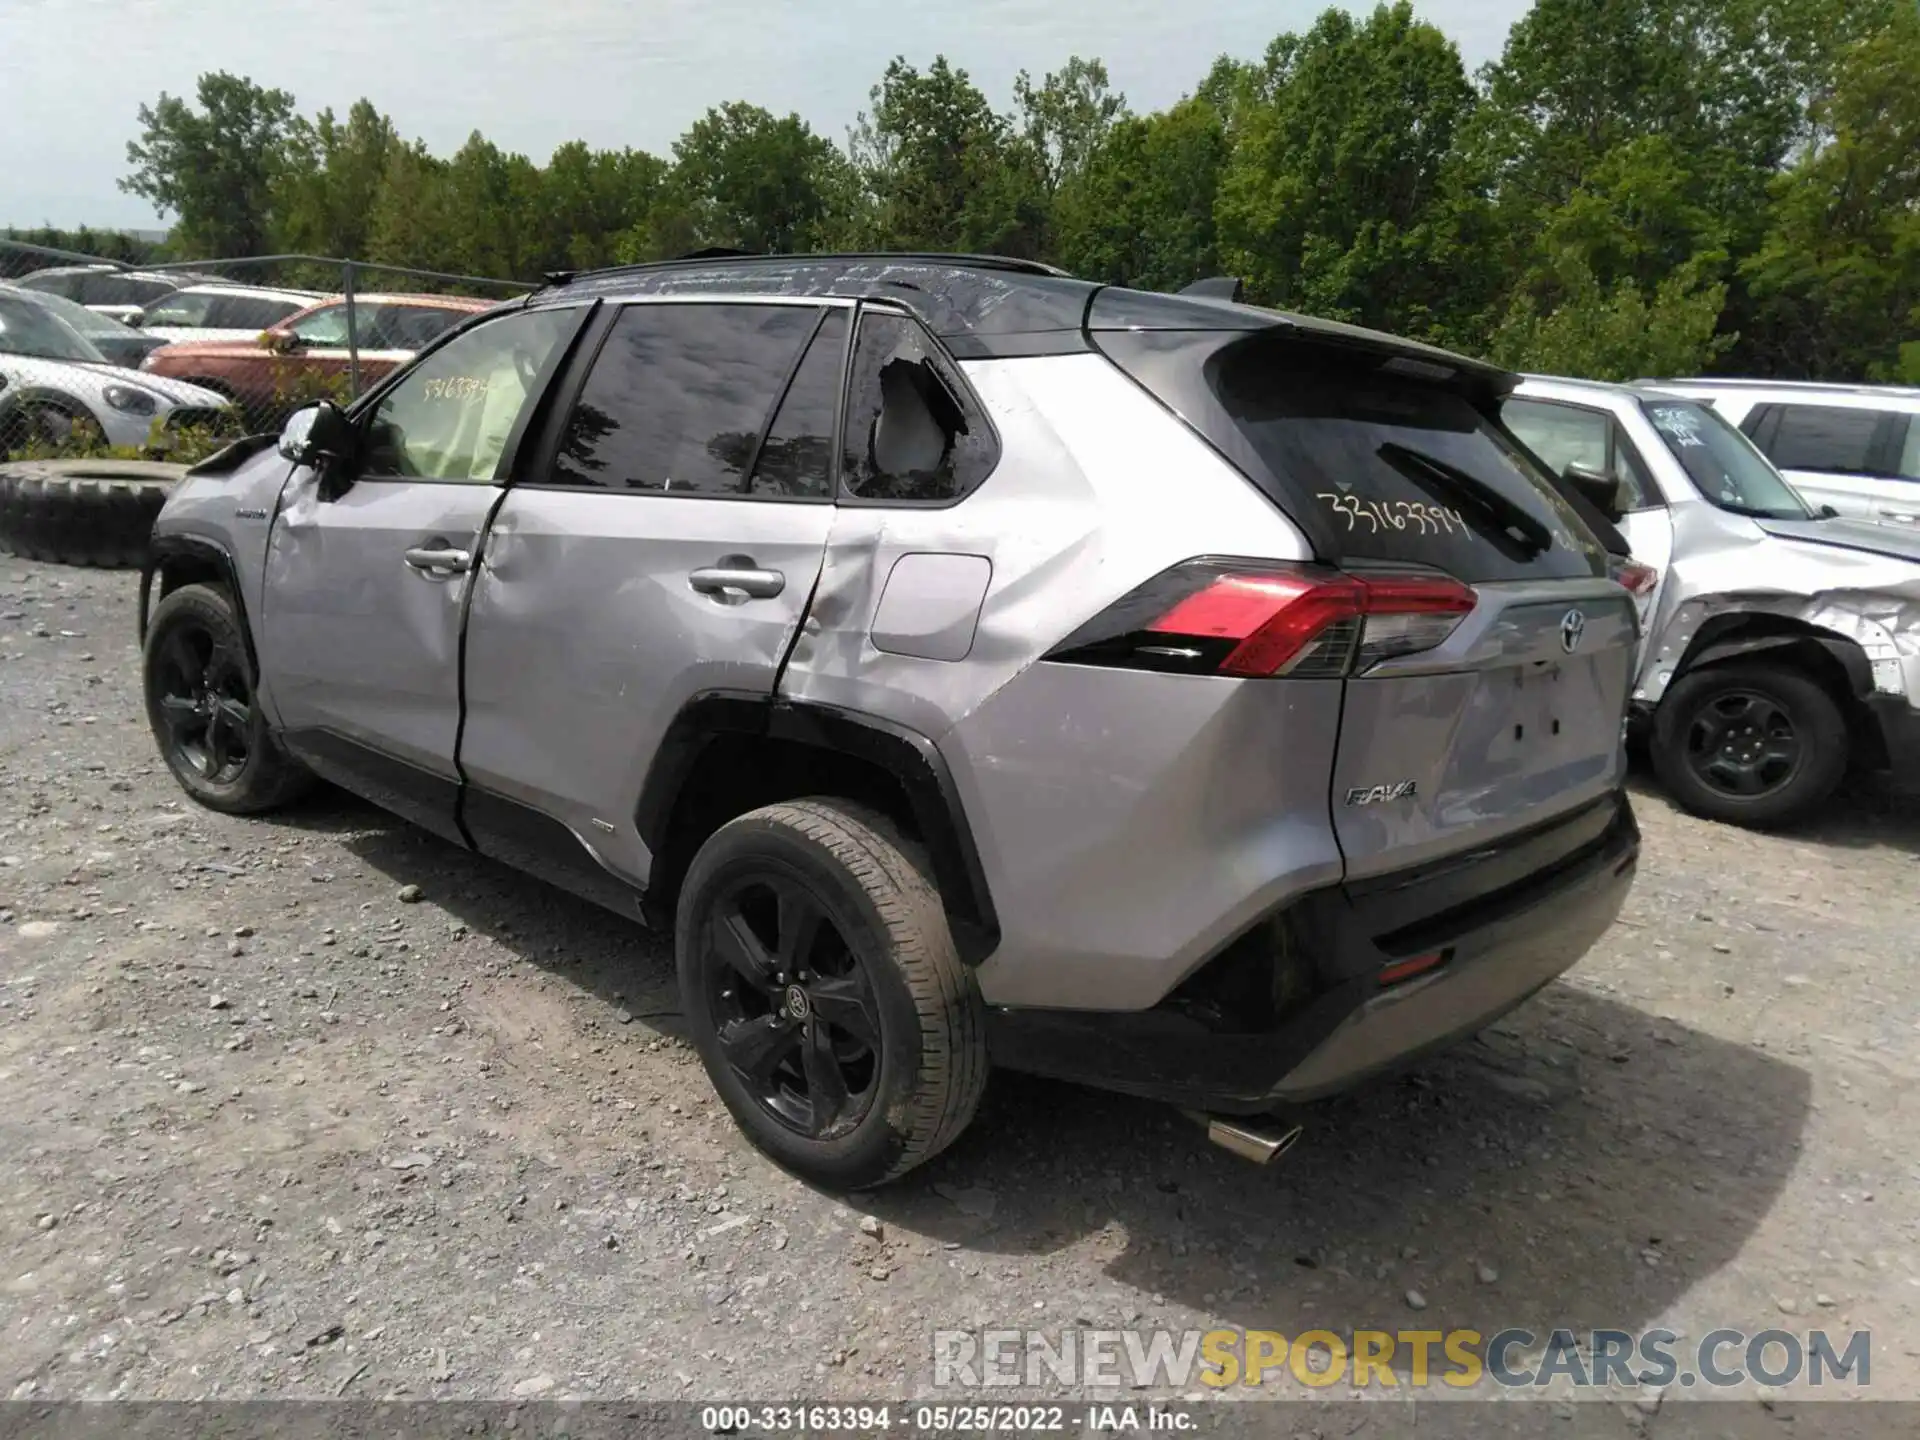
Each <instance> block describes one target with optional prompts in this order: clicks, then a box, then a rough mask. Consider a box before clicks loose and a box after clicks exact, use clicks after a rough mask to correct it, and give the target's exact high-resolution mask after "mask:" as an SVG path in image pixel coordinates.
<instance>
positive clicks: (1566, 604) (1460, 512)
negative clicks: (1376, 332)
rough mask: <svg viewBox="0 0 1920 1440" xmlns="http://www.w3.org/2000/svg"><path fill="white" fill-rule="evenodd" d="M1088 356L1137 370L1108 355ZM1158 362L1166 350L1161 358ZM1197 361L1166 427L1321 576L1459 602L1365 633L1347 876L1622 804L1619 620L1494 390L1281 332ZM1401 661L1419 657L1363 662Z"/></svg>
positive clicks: (1381, 350)
mask: <svg viewBox="0 0 1920 1440" xmlns="http://www.w3.org/2000/svg"><path fill="white" fill-rule="evenodd" d="M1101 342H1102V345H1103V348H1106V347H1109V345H1110V344H1111V348H1110V353H1115V354H1116V355H1117V356H1124V355H1127V354H1129V353H1130V342H1128V341H1126V340H1125V339H1123V338H1122V337H1110V336H1102V337H1101ZM1151 344H1152V346H1153V347H1154V348H1157V349H1158V350H1159V352H1160V353H1161V354H1162V355H1163V356H1164V355H1166V354H1168V353H1170V352H1169V350H1168V346H1167V343H1166V341H1165V340H1164V339H1161V340H1158V341H1154V342H1151ZM1147 350H1148V347H1147V346H1146V345H1143V346H1142V347H1141V351H1142V353H1147ZM1196 361H1197V362H1198V363H1197V375H1198V378H1200V380H1201V381H1202V384H1203V385H1204V387H1205V390H1206V392H1207V394H1206V395H1205V396H1204V397H1203V396H1202V395H1200V394H1199V393H1198V392H1197V391H1196V392H1191V393H1188V394H1186V395H1183V396H1180V397H1177V402H1178V403H1177V408H1179V409H1180V411H1181V413H1183V414H1185V415H1188V416H1189V417H1190V418H1197V419H1198V421H1199V423H1200V424H1201V426H1202V428H1203V431H1205V432H1206V433H1208V434H1209V437H1210V438H1215V437H1216V436H1217V437H1218V438H1216V443H1217V444H1220V445H1221V448H1222V449H1223V450H1225V451H1226V452H1227V453H1229V454H1232V455H1234V456H1235V458H1236V459H1237V460H1238V461H1239V463H1240V464H1241V465H1242V467H1243V469H1245V470H1246V471H1247V473H1248V476H1249V478H1250V479H1252V480H1253V481H1254V483H1255V484H1256V485H1257V486H1259V487H1260V488H1261V489H1262V490H1263V491H1264V492H1265V493H1267V495H1268V496H1269V498H1271V499H1273V500H1274V502H1275V503H1276V504H1278V505H1279V506H1280V507H1281V508H1282V509H1283V510H1285V511H1287V512H1288V513H1289V514H1291V515H1294V516H1295V517H1296V523H1301V524H1302V525H1303V528H1305V529H1307V530H1308V532H1309V533H1310V534H1315V536H1316V540H1315V543H1316V547H1317V549H1318V550H1319V552H1320V556H1321V558H1322V559H1323V560H1326V561H1329V562H1331V563H1334V564H1337V565H1338V566H1339V567H1340V568H1342V569H1344V570H1346V571H1348V572H1349V573H1351V574H1354V575H1357V576H1360V577H1362V578H1368V579H1381V580H1391V579H1393V578H1396V577H1410V578H1417V579H1422V580H1431V579H1434V578H1436V577H1451V578H1452V579H1453V580H1455V581H1459V582H1462V584H1464V585H1465V586H1466V587H1468V593H1469V596H1470V603H1471V607H1472V608H1471V610H1470V611H1469V612H1468V613H1466V614H1464V615H1458V614H1454V615H1445V614H1436V615H1432V616H1421V615H1411V616H1408V615H1399V614H1392V615H1388V616H1385V617H1384V618H1369V619H1368V620H1367V622H1366V629H1365V632H1364V635H1363V638H1362V639H1361V642H1360V644H1359V646H1358V648H1357V650H1356V651H1355V658H1354V662H1353V671H1352V673H1351V676H1350V678H1349V679H1348V680H1347V682H1346V687H1345V695H1344V701H1343V709H1342V714H1341V722H1340V738H1339V743H1338V746H1337V748H1336V756H1335V762H1334V773H1333V776H1332V785H1331V790H1330V794H1329V804H1330V806H1331V809H1332V814H1333V823H1334V831H1335V834H1336V835H1337V836H1338V838H1339V842H1340V848H1341V851H1342V853H1343V855H1344V858H1345V861H1346V868H1347V877H1348V879H1349V880H1358V879H1364V878H1366V877H1369V876H1374V875H1379V874H1383V873H1385V872H1389V871H1393V870H1398V869H1403V868H1405V867H1407V866H1411V865H1417V864H1420V863H1421V862H1423V861H1426V860H1430V859H1434V858H1436V857H1440V856H1444V855H1446V854H1448V853H1450V852H1454V851H1458V850H1461V849H1464V848H1467V847H1470V846H1475V845H1480V844H1485V843H1487V842H1489V841H1492V840H1495V839H1497V838H1499V837H1501V836H1504V835H1507V834H1511V833H1513V832H1516V831H1519V830H1523V829H1526V828H1528V827H1531V826H1535V825H1539V824H1541V823H1543V822H1545V821H1548V820H1551V819H1553V818H1554V817H1555V816H1556V815H1561V814H1564V813H1567V812H1569V811H1572V810H1575V809H1577V808H1580V807H1582V806H1585V805H1587V804H1588V803H1590V802H1592V801H1594V800H1596V799H1598V798H1599V797H1601V796H1603V795H1605V794H1607V793H1608V792H1609V791H1612V790H1615V789H1617V787H1619V785H1620V784H1621V782H1622V780H1623V778H1624V774H1625V756H1624V751H1623V746H1622V738H1621V730H1622V722H1623V720H1624V717H1625V711H1626V701H1627V693H1628V683H1629V679H1630V676H1631V671H1632V667H1633V652H1634V644H1635V640H1636V638H1637V629H1636V624H1635V619H1634V610H1633V602H1632V600H1631V598H1630V597H1629V596H1628V594H1627V592H1626V591H1625V590H1623V589H1621V588H1620V587H1619V586H1618V585H1616V584H1614V583H1613V582H1612V581H1611V580H1610V579H1608V578H1607V568H1606V556H1605V551H1604V550H1603V548H1602V547H1601V545H1600V543H1599V541H1598V540H1597V538H1596V537H1595V536H1594V535H1593V534H1592V533H1591V532H1590V531H1589V530H1587V528H1586V527H1585V526H1584V525H1583V524H1582V523H1581V521H1580V520H1579V518H1578V516H1577V515H1576V514H1575V513H1574V512H1573V510H1572V509H1571V508H1570V507H1569V506H1568V505H1567V503H1566V501H1565V500H1563V499H1562V498H1561V497H1560V495H1559V494H1558V492H1557V491H1556V490H1555V489H1554V487H1553V485H1552V483H1551V482H1550V481H1549V480H1548V478H1547V477H1546V476H1545V475H1543V474H1542V473H1541V472H1540V470H1539V469H1538V467H1537V465H1536V463H1535V462H1534V461H1533V460H1532V459H1531V458H1530V457H1528V456H1527V454H1526V453H1525V451H1524V450H1523V449H1521V448H1520V447H1519V446H1518V445H1516V444H1515V443H1514V441H1513V440H1512V438H1511V437H1510V436H1509V435H1508V434H1507V432H1506V431H1505V430H1504V429H1503V428H1502V427H1501V424H1500V422H1499V420H1498V413H1499V412H1498V402H1499V398H1500V397H1499V396H1498V395H1497V394H1496V391H1495V386H1494V382H1493V380H1492V379H1491V377H1489V376H1487V375H1485V374H1484V372H1479V371H1475V370H1472V369H1469V368H1467V366H1466V365H1465V363H1464V362H1462V364H1461V365H1460V366H1458V367H1456V366H1453V365H1449V364H1447V363H1444V357H1430V355H1429V354H1426V353H1423V354H1421V355H1417V356H1416V355H1407V354H1401V353H1398V352H1396V351H1394V350H1392V349H1390V348H1387V346H1386V344H1385V343H1384V342H1379V341H1375V340H1371V339H1358V338H1356V339H1354V340H1351V341H1347V342H1345V343H1330V342H1327V341H1321V340H1317V339H1313V338H1311V337H1302V336H1300V335H1299V334H1298V333H1297V332H1289V331H1287V330H1278V329H1273V330H1264V331H1261V332H1258V333H1256V334H1253V335H1249V336H1245V337H1241V338H1237V339H1226V340H1225V343H1219V342H1215V343H1213V344H1212V345H1211V348H1206V349H1204V350H1203V353H1200V354H1197V355H1194V356H1192V357H1191V358H1190V359H1189V360H1188V361H1187V364H1186V365H1185V366H1182V367H1181V369H1183V370H1184V371H1185V372H1186V373H1187V374H1188V375H1190V376H1191V375H1193V374H1194V373H1195V371H1194V368H1193V367H1194V364H1195V362H1196ZM1122 363H1123V366H1124V365H1125V361H1124V360H1123V362H1122ZM1142 369H1143V373H1148V374H1151V373H1152V372H1151V369H1150V368H1148V367H1147V366H1145V365H1143V367H1142ZM1223 427H1230V430H1231V433H1230V434H1229V433H1226V429H1225V428H1223ZM1436 636H1444V637H1445V638H1444V639H1441V640H1440V641H1439V643H1437V644H1435V643H1431V642H1432V640H1433V639H1434V637H1436ZM1407 644H1417V645H1420V646H1422V647H1424V648H1420V649H1417V650H1415V651H1414V652H1413V653H1407V654H1400V655H1396V656H1393V657H1392V658H1383V659H1380V660H1377V661H1370V660H1369V658H1368V657H1369V655H1371V654H1379V653H1382V652H1386V651H1391V650H1393V649H1395V648H1400V647H1404V646H1405V645H1407Z"/></svg>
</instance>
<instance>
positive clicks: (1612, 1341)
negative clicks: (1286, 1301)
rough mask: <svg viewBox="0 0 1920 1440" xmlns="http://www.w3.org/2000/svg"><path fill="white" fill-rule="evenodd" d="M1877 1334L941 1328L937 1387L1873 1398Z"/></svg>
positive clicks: (936, 1347) (936, 1335) (935, 1352)
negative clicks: (1290, 1386) (1828, 1390)
mask: <svg viewBox="0 0 1920 1440" xmlns="http://www.w3.org/2000/svg"><path fill="white" fill-rule="evenodd" d="M1872 1361H1873V1338H1872V1335H1871V1333H1870V1332H1869V1331H1865V1330H1854V1331H1851V1332H1848V1333H1846V1334H1844V1335H1829V1334H1828V1333H1827V1332H1826V1331H1824V1330H1811V1331H1807V1332H1806V1333H1804V1334H1800V1333H1796V1332H1794V1331H1791V1330H1760V1331H1753V1332H1749V1331H1745V1330H1733V1329H1723V1330H1714V1331H1711V1332H1709V1333H1708V1334H1706V1335H1704V1336H1702V1337H1701V1338H1700V1339H1699V1340H1697V1341H1694V1342H1691V1343H1688V1342H1685V1341H1683V1340H1682V1339H1681V1337H1680V1336H1678V1335H1676V1334H1675V1333H1674V1332H1673V1331H1671V1330H1659V1329H1656V1330H1643V1331H1637V1332H1636V1331H1629V1330H1593V1331H1589V1332H1586V1333H1584V1334H1581V1333H1576V1332H1575V1331H1573V1330H1564V1329H1563V1330H1554V1331H1551V1332H1549V1333H1547V1334H1544V1335H1541V1334H1536V1333H1535V1332H1534V1331H1531V1330H1524V1329H1519V1328H1514V1329H1507V1330H1499V1331H1496V1332H1494V1333H1493V1334H1492V1335H1483V1334H1482V1333H1481V1332H1480V1331H1478V1330H1356V1331H1354V1332H1353V1333H1352V1336H1351V1340H1350V1341H1349V1340H1348V1339H1346V1338H1343V1337H1341V1336H1339V1335H1336V1334H1335V1333H1334V1332H1333V1331H1331V1330H1305V1331H1302V1332H1301V1333H1299V1334H1298V1335H1294V1336H1291V1337H1289V1336H1286V1335H1283V1334H1281V1333H1279V1332H1278V1331H1274V1330H1205V1331H1202V1330H1185V1331H1178V1330H1152V1331H1141V1330H1094V1329H1070V1330H995V1329H985V1330H938V1331H935V1332H934V1336H933V1383H934V1386H935V1388H936V1389H945V1388H958V1389H975V1388H980V1387H992V1386H1020V1385H1024V1386H1027V1387H1029V1388H1038V1387H1041V1386H1046V1385H1069V1386H1086V1387H1092V1388H1101V1387H1114V1388H1128V1387H1136V1386H1154V1385H1159V1386H1167V1387H1170V1388H1174V1389H1185V1388H1187V1387H1188V1386H1190V1385H1193V1384H1199V1385H1205V1386H1211V1387H1213V1388H1216V1389H1221V1388H1225V1387H1228V1386H1244V1385H1262V1384H1282V1383H1285V1381H1286V1380H1287V1379H1288V1378H1291V1379H1293V1380H1295V1381H1297V1382H1299V1383H1300V1384H1302V1385H1306V1386H1310V1387H1314V1388H1319V1387H1322V1386H1332V1385H1340V1384H1345V1385H1350V1386H1355V1387H1359V1388H1366V1387H1369V1386H1373V1387H1380V1388H1390V1387H1398V1386H1408V1387H1411V1388H1414V1389H1421V1388H1425V1387H1428V1386H1432V1385H1436V1384H1438V1385H1445V1386H1449V1387H1451V1388H1454V1389H1467V1388H1469V1387H1471V1386H1474V1385H1478V1384H1480V1383H1481V1382H1482V1380H1491V1381H1492V1382H1493V1383H1494V1384H1496V1385H1500V1386H1502V1387H1505V1388H1509V1389H1519V1388H1527V1387H1535V1386H1547V1385H1554V1384H1566V1385H1571V1386H1573V1387H1575V1388H1581V1389H1584V1388H1587V1387H1596V1386H1608V1385H1625V1386H1641V1385H1652V1386H1665V1385H1674V1384H1678V1385H1680V1386H1682V1387H1692V1386H1706V1387H1708V1388H1710V1389H1725V1388H1729V1387H1733V1386H1738V1385H1743V1384H1755V1385H1760V1386H1763V1387H1767V1388H1776V1387H1780V1386H1786V1385H1793V1384H1797V1383H1801V1382H1803V1381H1804V1382H1805V1383H1806V1384H1809V1385H1827V1384H1840V1385H1847V1386H1851V1387H1853V1388H1855V1389H1861V1390H1864V1389H1865V1388H1867V1386H1868V1385H1869V1384H1870V1383H1871V1380H1872Z"/></svg>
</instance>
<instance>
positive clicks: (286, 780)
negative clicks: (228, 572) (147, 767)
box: [140, 585, 315, 815]
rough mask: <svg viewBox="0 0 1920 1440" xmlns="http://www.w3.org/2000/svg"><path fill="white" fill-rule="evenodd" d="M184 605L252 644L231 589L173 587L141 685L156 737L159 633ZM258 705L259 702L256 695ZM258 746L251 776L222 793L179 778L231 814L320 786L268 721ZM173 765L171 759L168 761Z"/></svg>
mask: <svg viewBox="0 0 1920 1440" xmlns="http://www.w3.org/2000/svg"><path fill="white" fill-rule="evenodd" d="M183 610H199V611H201V612H202V615H203V617H204V618H206V619H208V620H210V621H214V622H215V623H220V624H224V625H226V626H227V627H228V628H229V629H230V630H231V631H232V635H233V643H234V644H235V645H236V646H238V647H240V649H241V651H242V653H244V651H245V648H246V640H245V636H244V635H243V634H242V633H241V621H240V616H239V612H238V611H237V610H236V609H235V608H234V604H233V600H232V598H231V597H230V596H229V595H228V594H227V592H226V590H225V589H223V588H222V587H220V586H217V585H182V586H181V587H180V588H179V589H178V590H175V591H172V592H171V593H170V594H168V595H167V596H166V597H165V598H164V599H163V600H161V601H160V603H159V604H158V605H156V606H155V607H154V610H153V617H152V619H151V620H150V621H148V624H147V639H146V644H145V647H144V649H145V653H144V654H143V656H142V657H141V667H140V668H141V688H142V691H143V693H144V694H145V695H146V697H147V718H148V723H149V726H150V727H151V728H152V730H153V732H154V739H155V741H156V742H161V741H162V738H163V737H162V736H161V733H160V722H159V717H158V715H157V713H156V712H155V710H154V703H153V699H152V689H151V685H152V682H151V680H150V679H149V678H148V670H149V667H150V666H151V664H152V656H153V654H154V650H155V647H156V644H157V639H156V637H158V636H159V635H160V634H161V633H162V632H163V630H164V628H165V626H166V625H167V623H168V622H169V621H170V620H171V619H172V617H173V616H175V615H177V614H179V613H180V612H181V611H183ZM249 683H250V685H251V686H252V687H254V689H255V693H256V695H257V693H258V686H259V683H260V677H259V676H258V675H253V676H250V677H249ZM254 704H255V705H256V707H257V706H258V704H259V702H258V700H257V699H256V700H255V701H254ZM252 738H253V740H254V743H255V746H256V748H255V750H254V752H253V755H252V758H251V759H250V760H249V762H248V767H247V770H246V772H245V780H244V783H243V784H242V786H241V787H240V788H239V789H237V790H233V791H230V792H226V793H216V792H214V791H212V790H209V789H207V788H206V787H204V786H195V785H193V784H191V783H189V782H188V780H187V779H186V778H185V777H183V776H181V775H180V774H179V773H178V772H177V771H175V772H174V778H175V780H176V781H178V782H179V784H180V788H181V789H183V790H185V791H186V793H187V795H188V796H189V797H190V798H191V799H192V800H193V801H194V802H195V803H197V804H200V805H204V806H205V807H206V808H207V809H209V810H217V811H219V812H220V813H222V814H225V815H264V814H266V813H268V812H269V811H273V810H280V809H283V808H285V807H286V806H288V805H290V804H292V803H293V802H294V801H296V800H298V799H299V798H300V797H301V796H303V795H305V794H306V793H307V792H308V791H309V790H311V789H312V788H313V786H314V783H315V779H314V775H313V772H312V771H310V770H308V769H307V767H306V766H304V765H302V764H301V763H300V762H299V761H298V760H296V759H295V758H294V757H293V756H291V755H289V754H288V753H287V752H286V751H284V750H282V749H281V748H280V744H279V742H278V741H277V740H275V739H274V737H273V734H272V732H271V731H270V730H268V729H267V728H266V726H265V724H264V722H263V723H262V724H261V725H260V726H259V727H258V729H257V730H256V732H255V734H254V736H253V737H252ZM168 768H169V769H170V770H171V769H172V767H171V765H169V767H168Z"/></svg>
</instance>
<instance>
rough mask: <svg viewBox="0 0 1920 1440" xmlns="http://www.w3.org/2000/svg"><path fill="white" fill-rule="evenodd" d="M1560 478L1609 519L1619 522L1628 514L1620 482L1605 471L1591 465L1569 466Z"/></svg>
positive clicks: (1561, 473)
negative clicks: (1623, 502)
mask: <svg viewBox="0 0 1920 1440" xmlns="http://www.w3.org/2000/svg"><path fill="white" fill-rule="evenodd" d="M1560 478H1561V479H1563V480H1564V481H1566V482H1567V484H1568V486H1570V487H1571V488H1572V489H1575V490H1578V491H1579V492H1580V494H1581V496H1582V497H1584V498H1585V499H1586V500H1588V501H1589V502H1590V503H1591V504H1592V505H1593V507H1594V509H1596V510H1598V511H1599V512H1600V513H1601V514H1602V515H1604V516H1606V517H1607V519H1609V520H1613V521H1618V520H1619V519H1620V517H1621V516H1623V515H1625V514H1626V513H1627V507H1626V506H1625V505H1624V504H1622V503H1621V500H1622V496H1621V485H1620V482H1619V481H1618V480H1617V479H1615V478H1614V477H1613V476H1611V475H1609V474H1607V473H1606V472H1605V471H1604V470H1596V469H1594V468H1593V467H1592V466H1591V465H1569V466H1567V468H1566V469H1565V470H1562V471H1561V472H1560Z"/></svg>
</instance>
